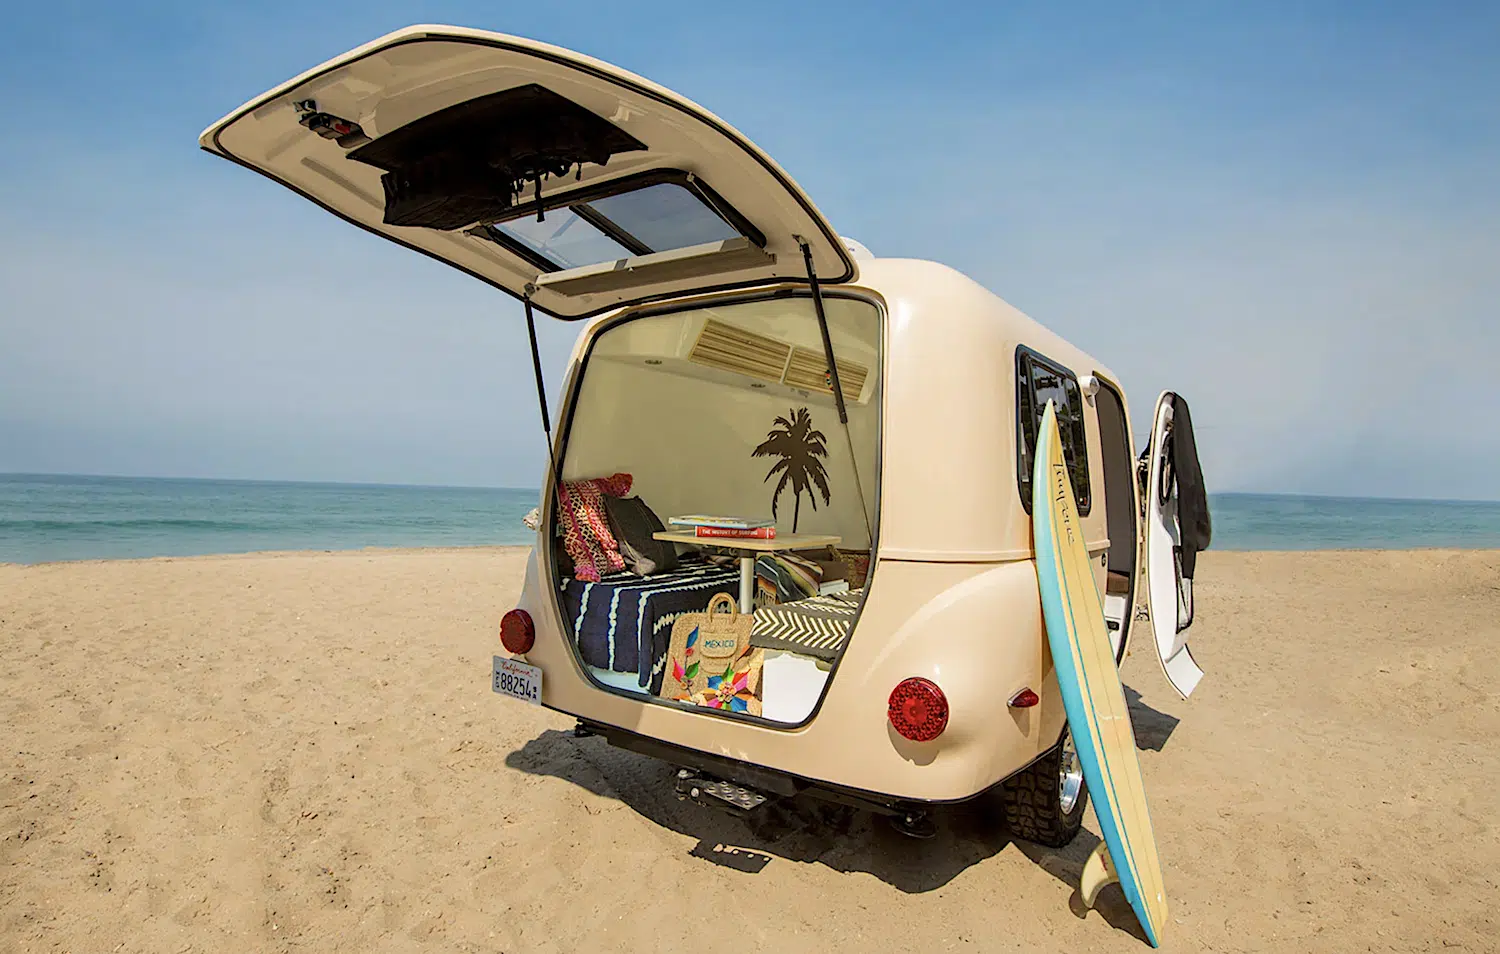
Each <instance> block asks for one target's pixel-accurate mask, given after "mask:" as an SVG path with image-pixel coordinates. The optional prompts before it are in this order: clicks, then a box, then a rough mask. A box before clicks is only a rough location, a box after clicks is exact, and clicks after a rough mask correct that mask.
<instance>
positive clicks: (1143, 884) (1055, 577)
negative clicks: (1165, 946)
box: [1031, 401, 1167, 947]
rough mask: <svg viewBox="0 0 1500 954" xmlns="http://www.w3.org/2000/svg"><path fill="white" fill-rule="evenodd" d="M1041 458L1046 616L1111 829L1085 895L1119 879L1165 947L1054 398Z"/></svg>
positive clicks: (1035, 482)
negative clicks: (1064, 457)
mask: <svg viewBox="0 0 1500 954" xmlns="http://www.w3.org/2000/svg"><path fill="white" fill-rule="evenodd" d="M1035 461H1036V463H1035V465H1034V469H1033V472H1032V482H1031V487H1032V500H1031V517H1032V535H1033V540H1034V542H1035V547H1036V572H1037V582H1038V584H1039V586H1040V589H1041V596H1042V615H1043V617H1044V618H1045V620H1046V624H1047V642H1048V644H1049V645H1050V646H1051V648H1052V661H1053V664H1054V665H1055V666H1056V668H1057V684H1058V687H1059V688H1060V689H1061V690H1062V696H1063V708H1064V710H1065V711H1066V712H1067V718H1068V728H1069V730H1070V731H1071V732H1072V734H1073V744H1074V746H1075V747H1076V748H1077V750H1078V758H1079V761H1080V762H1082V763H1083V778H1084V781H1085V782H1087V783H1088V787H1089V791H1091V792H1092V793H1093V795H1094V799H1093V801H1094V814H1095V815H1096V816H1097V817H1098V819H1099V828H1100V830H1101V834H1102V835H1103V836H1104V840H1103V841H1102V842H1101V843H1100V844H1099V845H1098V846H1097V847H1096V848H1095V849H1094V851H1093V854H1091V855H1090V856H1089V858H1088V861H1087V862H1086V863H1085V864H1084V868H1083V875H1082V878H1081V881H1080V884H1079V893H1080V894H1081V895H1082V896H1083V902H1084V904H1085V905H1086V906H1088V907H1092V906H1093V904H1094V900H1095V899H1096V898H1097V897H1098V894H1099V891H1100V889H1101V888H1103V887H1104V886H1105V885H1106V884H1109V883H1110V882H1112V881H1117V882H1119V884H1120V887H1121V889H1122V890H1123V891H1124V892H1125V899H1126V900H1127V901H1129V902H1130V906H1131V908H1133V909H1134V910H1135V914H1136V917H1137V918H1138V919H1139V920H1140V922H1141V927H1142V928H1143V929H1144V930H1145V932H1146V939H1147V940H1148V941H1149V942H1150V943H1151V946H1152V947H1160V946H1161V942H1160V937H1161V931H1162V929H1163V928H1164V927H1165V926H1166V920H1167V897H1166V891H1165V890H1164V888H1163V884H1162V874H1161V860H1160V858H1159V856H1158V855H1157V850H1156V836H1155V834H1154V833H1153V831H1152V828H1151V814H1150V812H1149V811H1148V809H1147V806H1146V789H1145V784H1144V782H1143V780H1142V778H1141V765H1140V761H1139V760H1138V759H1137V758H1136V754H1135V732H1134V730H1133V729H1132V727H1131V724H1130V710H1129V708H1128V707H1127V706H1126V703H1125V688H1124V686H1123V685H1121V683H1120V674H1119V671H1118V670H1117V669H1116V668H1115V657H1114V653H1113V651H1112V649H1111V644H1110V638H1109V630H1108V629H1107V628H1106V627H1105V625H1104V599H1103V596H1102V595H1101V594H1100V592H1099V585H1098V583H1097V581H1096V580H1095V578H1094V573H1093V567H1092V566H1091V564H1090V561H1089V554H1088V547H1087V545H1086V544H1085V543H1084V537H1083V527H1082V524H1081V523H1080V521H1079V516H1078V503H1077V500H1076V499H1075V498H1074V496H1073V482H1072V480H1071V479H1070V478H1069V477H1068V467H1067V463H1066V462H1065V461H1064V459H1063V451H1062V438H1061V435H1060V434H1059V433H1058V426H1057V411H1056V409H1055V408H1054V407H1053V405H1052V402H1051V401H1049V402H1047V408H1046V410H1045V412H1044V413H1043V416H1042V425H1041V427H1040V429H1039V432H1038V435H1037V448H1036V457H1035Z"/></svg>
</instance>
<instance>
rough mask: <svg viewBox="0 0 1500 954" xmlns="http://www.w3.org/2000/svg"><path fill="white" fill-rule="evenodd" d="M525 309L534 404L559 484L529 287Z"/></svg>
mask: <svg viewBox="0 0 1500 954" xmlns="http://www.w3.org/2000/svg"><path fill="white" fill-rule="evenodd" d="M521 304H522V305H524V306H525V308H526V333H527V334H528V335H530V336H531V370H532V371H534V372H536V402H537V406H538V407H539V408H541V411H542V432H543V433H544V434H546V435H547V460H549V461H550V462H551V463H552V480H553V482H560V481H561V480H562V474H561V473H560V472H558V469H557V454H556V452H554V451H553V449H552V415H551V414H549V413H548V412H547V386H546V384H545V383H543V381H542V353H541V351H540V350H538V348H537V346H536V316H535V315H533V314H532V313H531V286H530V285H528V286H526V293H525V294H524V295H523V296H522V297H521Z"/></svg>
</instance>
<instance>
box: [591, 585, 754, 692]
mask: <svg viewBox="0 0 1500 954" xmlns="http://www.w3.org/2000/svg"><path fill="white" fill-rule="evenodd" d="M739 588H740V574H739V570H738V568H734V567H728V568H726V567H718V566H714V565H713V564H708V563H700V564H691V563H689V564H684V565H683V566H682V567H681V568H680V569H677V570H674V571H672V572H670V573H658V574H656V575H655V576H635V575H634V574H631V573H611V574H609V575H607V576H605V577H604V578H603V579H601V580H600V581H599V582H598V583H586V582H584V581H582V580H564V581H563V585H562V591H563V592H562V596H563V608H564V609H565V610H566V612H567V621H568V623H569V625H571V626H572V627H573V639H574V641H575V642H576V643H577V644H578V654H579V655H580V656H581V657H583V661H584V662H585V663H587V664H588V665H590V666H596V667H598V668H600V669H609V670H612V671H614V672H633V673H635V674H636V676H637V683H638V684H639V685H640V686H641V687H642V688H643V689H648V690H649V691H651V692H653V693H654V692H656V691H658V690H659V689H660V688H661V680H662V674H663V672H665V666H666V656H667V643H668V641H669V640H670V639H671V637H672V623H673V621H675V620H676V619H677V617H679V616H681V615H682V614H683V613H701V612H703V611H704V610H705V609H707V608H708V601H709V600H711V599H713V596H714V594H715V593H728V594H729V595H731V596H737V595H738V593H739Z"/></svg>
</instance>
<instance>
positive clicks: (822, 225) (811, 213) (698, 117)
mask: <svg viewBox="0 0 1500 954" xmlns="http://www.w3.org/2000/svg"><path fill="white" fill-rule="evenodd" d="M430 40H439V41H442V42H446V43H468V44H470V45H473V46H487V47H491V48H493V49H498V50H506V51H508V52H512V53H519V54H521V55H523V56H530V57H534V58H536V59H539V60H547V61H549V62H552V63H556V64H558V65H559V66H564V67H566V68H568V69H571V70H575V71H577V72H579V73H583V74H585V75H587V76H593V77H595V78H598V79H602V80H605V81H607V82H610V83H614V84H616V85H618V86H621V87H623V88H625V89H629V90H630V91H632V92H634V93H636V94H638V95H640V96H644V97H646V98H648V99H652V100H655V101H656V102H659V103H661V104H662V105H664V106H669V107H671V108H672V109H675V110H677V111H678V112H680V113H682V114H683V115H685V116H687V117H688V118H690V119H692V120H694V121H696V122H700V123H702V124H703V125H705V126H707V127H709V128H710V129H712V130H714V131H715V132H717V133H719V134H720V135H722V136H723V137H724V138H725V139H727V140H729V141H730V142H733V143H734V144H735V145H736V146H738V147H739V148H740V149H741V150H742V151H744V153H745V154H746V155H748V156H750V158H752V159H754V160H755V161H756V163H757V164H758V165H760V167H761V168H763V169H764V170H765V171H766V172H767V173H769V174H770V176H771V178H772V179H774V180H775V181H776V182H778V183H780V184H781V186H782V187H783V188H785V189H786V190H787V194H788V195H790V196H792V197H793V198H795V199H796V200H797V204H798V205H800V206H802V209H803V211H804V212H806V213H807V216H808V218H809V219H811V220H812V221H813V223H814V224H815V225H817V227H818V231H820V232H822V233H823V236H824V238H826V239H828V241H829V242H830V243H831V244H832V245H833V247H834V249H835V251H837V252H838V254H839V257H840V259H841V260H842V261H843V262H844V266H845V267H844V272H843V274H842V275H840V276H839V277H838V278H835V279H828V281H830V282H831V283H833V284H838V283H841V282H847V281H849V280H850V279H852V278H853V277H854V260H853V259H852V258H851V257H850V255H849V252H848V251H847V250H845V249H844V243H843V242H842V241H841V240H840V239H839V237H838V235H836V234H834V233H833V232H832V231H831V230H830V229H829V228H828V227H827V220H825V219H824V218H823V216H822V214H821V213H819V212H818V211H817V210H816V209H815V208H813V207H812V205H811V204H810V203H809V202H807V201H805V200H804V198H803V197H802V196H800V195H798V194H797V193H796V192H794V191H793V188H792V183H791V182H790V181H789V180H788V179H787V178H786V176H784V175H782V174H781V172H780V171H779V170H777V169H776V168H775V167H774V166H771V165H769V164H767V162H766V160H765V158H764V157H763V156H760V155H757V154H756V152H755V151H754V150H752V149H750V148H749V143H748V142H747V141H746V140H745V139H743V138H741V137H740V136H739V135H738V134H737V133H733V132H731V131H730V130H729V129H728V128H726V127H725V126H724V125H722V124H721V123H718V122H715V121H714V120H713V119H711V118H710V117H709V116H707V115H703V114H700V113H694V112H691V111H689V110H687V109H684V108H683V107H682V106H681V105H679V104H678V103H674V102H672V101H671V100H670V99H667V98H666V97H664V96H662V95H661V94H659V93H657V92H655V91H654V90H651V89H648V88H646V87H644V86H640V85H638V84H636V83H632V82H630V81H629V80H626V79H623V78H621V77H616V76H611V75H609V74H608V73H606V72H604V71H603V70H599V69H595V68H593V67H590V66H588V65H586V64H583V63H576V62H573V61H572V60H569V59H566V58H564V57H561V56H557V55H554V54H551V53H547V52H545V51H541V50H531V49H526V48H524V47H519V46H516V45H515V44H512V43H505V42H502V41H499V40H491V39H482V38H479V37H465V36H454V35H452V34H447V33H422V34H417V35H414V36H409V37H406V38H404V39H402V40H400V41H398V42H395V43H390V44H387V45H385V46H381V47H378V48H376V49H373V50H370V51H369V52H367V53H365V54H364V56H362V57H356V58H354V59H350V60H341V61H340V62H338V63H336V64H334V65H332V66H330V67H328V68H327V69H325V70H322V71H319V72H317V73H313V74H311V75H307V76H303V77H301V82H299V83H298V84H297V86H299V87H300V86H305V85H306V84H308V83H310V82H312V81H313V80H316V79H319V78H320V77H323V76H326V75H327V74H329V73H331V72H333V71H335V70H340V69H344V68H346V67H348V66H349V65H351V64H353V63H357V62H359V61H360V60H361V59H365V58H367V57H371V56H375V55H377V54H380V53H384V52H385V51H387V50H392V49H395V48H396V47H399V46H405V45H407V44H409V43H424V42H428V41H430ZM295 88H297V87H293V89H295ZM290 92H291V90H287V91H285V92H277V93H272V94H269V95H266V96H262V97H260V98H258V99H255V100H252V101H251V102H249V103H247V104H246V105H244V106H242V107H241V108H240V109H239V110H238V111H237V112H235V113H234V114H232V115H231V116H230V117H229V119H227V120H226V121H224V122H222V123H220V124H219V126H218V128H217V129H215V130H214V136H213V144H214V148H213V149H209V148H207V147H206V146H205V147H202V148H203V150H204V151H205V152H209V153H213V152H214V151H215V150H217V154H218V155H219V156H220V157H222V158H224V159H228V160H229V161H230V162H233V163H234V164H236V165H239V166H243V167H245V168H246V169H249V170H250V171H252V172H255V173H259V174H260V175H262V176H265V177H266V178H267V179H270V180H271V181H272V182H276V183H279V184H281V185H282V186H284V187H286V188H287V189H290V190H291V191H292V192H295V193H296V194H298V195H300V196H302V197H303V198H304V199H307V200H308V201H309V202H311V203H313V204H314V205H316V206H318V207H319V208H321V209H323V210H324V211H327V212H331V213H332V214H334V215H336V216H338V217H339V218H341V219H343V220H344V221H345V222H348V223H349V224H350V225H353V226H355V227H356V228H359V229H363V230H364V231H366V232H370V233H371V234H373V235H378V236H380V237H381V238H383V239H387V240H389V241H391V242H394V243H396V244H397V245H400V246H402V247H404V248H408V249H411V250H412V251H413V252H417V253H418V254H421V255H426V256H427V257H428V258H431V259H433V260H435V261H439V262H442V263H444V264H445V265H451V266H452V267H454V268H456V269H458V270H459V271H461V272H463V273H464V274H466V275H469V276H471V277H473V278H476V279H478V280H479V281H481V282H484V283H485V284H486V285H489V286H490V287H492V288H498V289H499V290H500V291H503V292H505V293H506V294H507V295H510V296H511V297H512V298H515V299H517V300H520V299H521V298H522V297H523V296H522V295H521V293H520V292H516V291H512V290H510V289H509V288H506V287H505V286H504V285H502V284H500V283H499V282H496V281H493V280H492V279H489V278H486V277H485V276H483V275H481V274H479V273H478V272H475V271H474V270H473V269H470V268H465V267H464V266H462V265H458V264H456V263H454V262H452V261H450V260H449V259H446V258H444V257H443V256H441V255H439V254H437V253H436V252H431V251H428V250H426V249H423V248H419V247H417V246H415V245H412V244H411V243H410V242H405V241H403V240H401V239H399V238H396V237H395V236H393V235H391V234H389V233H387V232H382V231H380V230H379V229H374V228H371V227H370V226H367V225H365V224H364V223H363V222H358V221H356V220H354V219H352V218H350V217H349V216H347V215H344V214H343V213H342V212H339V211H338V210H337V209H334V208H331V207H330V206H328V205H326V204H325V203H323V202H321V201H319V200H318V199H317V198H315V197H313V196H311V195H309V194H308V193H306V192H304V191H303V190H301V189H299V188H297V187H296V186H294V185H292V184H291V183H289V182H287V181H286V180H285V179H282V178H280V177H278V176H275V175H272V174H271V173H270V172H268V171H266V170H264V169H260V168H258V167H256V166H254V165H252V164H250V163H248V162H246V161H245V160H243V159H241V158H239V157H238V156H236V155H234V154H233V153H231V152H230V151H229V150H228V149H226V148H224V144H223V143H222V142H220V141H219V137H220V135H221V134H222V133H223V131H224V130H225V129H227V128H228V127H229V126H231V125H233V124H234V123H236V122H238V121H239V120H241V119H243V118H244V117H245V116H247V115H249V114H250V113H252V112H254V111H255V110H257V109H260V108H261V107H262V106H265V105H266V104H267V103H270V102H272V101H273V100H275V99H276V98H278V97H280V96H285V95H287V94H288V93H290ZM795 281H797V279H796V278H794V277H787V278H782V277H778V278H775V279H770V280H767V279H753V280H748V281H742V282H726V283H724V284H722V285H715V286H708V287H702V288H694V289H691V290H689V291H681V292H671V293H663V294H659V295H647V296H643V297H642V298H639V299H634V300H630V301H621V302H614V303H611V304H609V305H606V306H604V307H602V308H596V309H594V310H593V311H589V312H584V313H582V314H577V315H559V314H557V313H556V312H552V311H548V310H547V309H545V308H542V307H541V306H540V305H537V306H536V308H537V310H538V311H542V312H544V313H546V314H548V315H551V316H552V317H553V318H556V319H558V320H559V321H584V320H587V319H589V318H593V317H595V316H597V315H602V314H604V313H605V312H609V311H613V310H615V309H616V308H624V307H627V306H631V305H639V304H644V303H648V302H656V301H663V300H666V299H669V298H676V297H680V296H683V295H688V294H692V295H698V294H706V293H711V292H717V291H729V290H734V289H740V288H753V287H755V286H757V285H767V284H772V283H775V284H781V283H784V282H795Z"/></svg>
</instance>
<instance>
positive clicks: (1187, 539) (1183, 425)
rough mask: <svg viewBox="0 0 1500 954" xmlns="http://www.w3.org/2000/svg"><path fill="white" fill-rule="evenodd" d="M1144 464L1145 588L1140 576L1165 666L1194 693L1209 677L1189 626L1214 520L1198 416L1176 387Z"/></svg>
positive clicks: (1165, 398)
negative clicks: (1196, 656)
mask: <svg viewBox="0 0 1500 954" xmlns="http://www.w3.org/2000/svg"><path fill="white" fill-rule="evenodd" d="M1143 463H1144V465H1145V468H1144V469H1145V471H1146V473H1145V478H1144V480H1143V481H1142V486H1141V495H1142V496H1143V497H1144V500H1143V501H1142V503H1143V505H1144V506H1143V507H1142V510H1143V517H1144V521H1143V523H1144V534H1145V559H1144V560H1143V561H1141V567H1140V568H1139V570H1138V572H1144V573H1145V575H1146V579H1145V586H1144V587H1142V586H1141V585H1140V582H1141V581H1140V580H1139V577H1138V578H1137V589H1138V591H1140V592H1143V593H1144V594H1145V600H1146V606H1147V609H1148V611H1149V613H1150V617H1151V631H1152V636H1153V637H1154V642H1155V644H1156V654H1157V657H1158V658H1159V659H1160V660H1161V667H1162V672H1164V673H1165V674H1166V677H1167V681H1168V682H1170V683H1171V684H1172V688H1173V689H1176V690H1177V693H1178V695H1180V696H1182V697H1183V698H1184V699H1186V698H1187V697H1188V696H1189V695H1191V694H1192V692H1193V689H1194V688H1196V687H1197V685H1198V682H1199V680H1201V679H1202V678H1203V670H1201V669H1199V668H1198V664H1197V662H1195V661H1194V660H1193V654H1192V653H1191V652H1190V651H1189V650H1188V645H1187V630H1188V627H1190V626H1192V624H1193V572H1194V569H1195V567H1196V565H1197V555H1198V551H1199V550H1202V549H1204V548H1205V547H1207V546H1208V542H1209V536H1210V526H1209V518H1208V499H1207V496H1206V494H1205V493H1204V490H1203V475H1202V471H1201V470H1200V468H1199V465H1198V452H1197V447H1196V443H1195V442H1194V440H1193V425H1192V418H1191V417H1190V416H1189V414H1188V408H1187V402H1186V401H1184V400H1183V399H1182V398H1181V397H1180V396H1178V395H1177V394H1174V393H1173V392H1171V391H1163V392H1162V394H1161V396H1160V397H1159V398H1158V399H1157V402H1156V413H1155V415H1154V416H1153V418H1152V426H1151V441H1150V443H1149V444H1148V445H1147V448H1146V454H1145V460H1144V462H1143Z"/></svg>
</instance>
